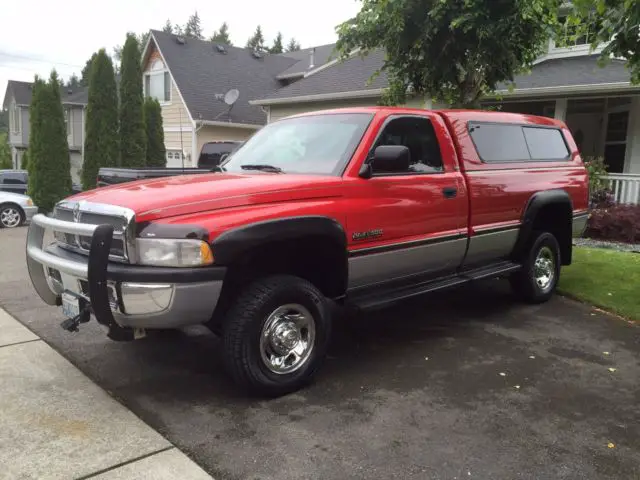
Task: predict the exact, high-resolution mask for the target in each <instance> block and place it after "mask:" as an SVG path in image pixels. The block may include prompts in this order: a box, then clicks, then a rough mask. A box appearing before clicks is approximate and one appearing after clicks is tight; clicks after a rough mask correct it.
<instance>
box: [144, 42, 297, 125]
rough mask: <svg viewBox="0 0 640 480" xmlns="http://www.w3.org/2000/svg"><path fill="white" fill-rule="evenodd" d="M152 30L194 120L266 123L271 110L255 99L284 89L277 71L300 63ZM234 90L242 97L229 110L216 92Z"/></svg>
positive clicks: (279, 56) (285, 58)
mask: <svg viewBox="0 0 640 480" xmlns="http://www.w3.org/2000/svg"><path fill="white" fill-rule="evenodd" d="M151 33H152V35H153V38H154V39H155V41H156V44H157V47H158V49H159V50H160V52H161V53H162V56H163V57H164V59H165V61H166V62H167V66H168V67H169V69H170V70H171V74H172V75H173V78H174V79H175V81H176V84H177V86H178V90H179V91H180V93H181V94H182V97H183V98H184V102H185V104H186V107H187V108H188V110H189V112H190V113H191V116H192V118H193V119H194V120H207V121H222V122H233V123H244V124H254V125H263V124H264V123H266V114H265V113H264V112H263V111H262V110H261V109H260V107H256V106H253V105H249V100H252V99H254V98H261V97H264V96H267V95H269V94H271V93H272V92H275V91H276V90H277V89H278V88H279V87H280V83H279V82H278V80H276V75H277V74H278V73H280V72H282V71H283V70H285V69H287V68H288V67H290V66H291V65H293V64H294V63H296V59H294V58H290V57H287V56H283V55H270V54H266V53H265V54H263V55H262V58H255V57H254V56H253V54H252V52H251V51H250V50H247V49H244V48H238V47H230V46H225V48H226V51H227V53H226V54H223V53H220V52H218V51H217V49H216V48H215V44H214V43H211V42H206V41H201V40H195V39H191V38H187V39H185V43H184V44H180V43H178V42H177V41H176V37H175V35H171V34H167V33H164V32H161V31H157V30H152V31H151ZM232 88H237V89H238V90H239V92H240V96H239V98H238V101H237V102H236V103H235V104H234V105H233V108H231V109H229V107H228V106H227V105H226V104H225V103H223V102H221V101H219V100H216V97H215V95H216V94H224V93H225V92H227V91H228V90H230V89H232Z"/></svg>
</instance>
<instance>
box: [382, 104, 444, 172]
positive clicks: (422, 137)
mask: <svg viewBox="0 0 640 480" xmlns="http://www.w3.org/2000/svg"><path fill="white" fill-rule="evenodd" d="M381 145H404V146H405V147H407V148H408V149H409V152H410V154H411V160H410V165H409V169H408V170H407V172H406V173H407V174H420V173H440V172H443V171H444V167H443V164H442V155H441V153H440V146H439V145H438V138H437V137H436V132H435V130H434V129H433V125H432V124H431V121H430V120H429V119H428V118H424V117H400V118H394V119H393V120H391V121H390V122H389V123H387V125H386V126H385V127H384V130H383V131H382V133H381V134H380V137H379V138H378V140H377V141H376V143H375V144H374V146H373V148H372V149H371V152H370V156H371V157H372V156H373V152H374V151H375V149H376V148H377V147H379V146H381ZM384 173H385V172H377V171H376V166H375V162H374V164H373V174H374V175H376V174H378V175H382V174H384Z"/></svg>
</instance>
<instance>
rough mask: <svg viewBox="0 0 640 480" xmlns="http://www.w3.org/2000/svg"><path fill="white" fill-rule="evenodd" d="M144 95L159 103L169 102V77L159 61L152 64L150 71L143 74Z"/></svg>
mask: <svg viewBox="0 0 640 480" xmlns="http://www.w3.org/2000/svg"><path fill="white" fill-rule="evenodd" d="M144 93H145V95H146V96H148V97H152V98H155V99H157V100H158V101H159V102H160V103H167V102H170V101H171V77H170V75H169V71H168V70H167V69H166V68H165V67H164V64H163V63H162V61H161V60H156V61H155V62H153V64H152V65H151V70H150V71H149V72H147V73H145V74H144Z"/></svg>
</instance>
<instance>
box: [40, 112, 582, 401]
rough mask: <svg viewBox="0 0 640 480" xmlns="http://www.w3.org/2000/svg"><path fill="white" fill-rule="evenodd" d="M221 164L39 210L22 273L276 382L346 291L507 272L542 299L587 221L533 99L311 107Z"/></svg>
mask: <svg viewBox="0 0 640 480" xmlns="http://www.w3.org/2000/svg"><path fill="white" fill-rule="evenodd" d="M221 170H222V171H221V172H218V173H211V174H201V175H192V176H191V175H187V176H181V177H171V178H161V179H155V180H143V181H136V182H131V183H127V184H122V185H117V186H112V187H105V188H100V189H96V190H92V191H88V192H84V193H81V194H79V195H75V196H74V197H71V198H69V199H66V200H64V201H62V202H60V203H59V204H58V205H57V207H56V208H55V211H54V212H53V214H52V215H51V216H45V215H37V216H35V217H34V219H33V222H32V225H31V227H30V230H29V234H28V241H27V254H28V255H27V263H28V268H29V273H30V276H31V280H32V283H33V285H34V287H35V289H36V290H37V292H38V294H39V295H40V296H41V297H42V299H43V300H44V301H45V302H47V303H49V304H51V305H61V306H62V309H63V311H64V313H65V315H66V316H67V317H69V318H68V319H67V320H66V321H65V322H63V327H64V328H66V329H67V330H71V331H74V330H76V329H77V328H78V326H79V325H80V324H81V323H83V322H86V321H88V320H89V318H90V316H91V315H93V316H94V317H95V318H96V320H97V321H98V322H99V323H101V324H102V325H104V326H105V327H106V330H107V331H108V336H109V337H110V338H112V339H116V340H126V339H133V338H138V337H141V336H144V334H145V332H146V330H147V329H167V328H179V327H182V326H187V325H193V324H206V325H208V326H210V327H211V329H212V330H213V331H214V332H216V333H219V334H220V335H221V336H222V338H223V352H222V354H223V356H224V359H225V361H226V365H227V367H228V370H229V372H230V373H231V375H232V377H233V378H234V379H235V380H236V381H237V382H238V383H239V384H241V385H242V386H244V387H246V388H248V389H249V390H251V391H254V392H258V393H260V394H266V395H280V394H284V393H287V392H291V391H293V390H295V389H298V388H300V387H301V386H302V385H304V384H305V383H306V382H308V381H309V380H310V379H311V378H312V376H313V374H314V373H315V372H316V370H317V369H318V367H319V365H320V364H321V362H322V360H323V357H324V356H325V353H326V350H327V344H328V341H329V337H330V332H331V322H332V314H331V312H332V311H334V310H335V308H334V306H335V305H344V306H347V305H349V306H355V307H358V308H360V309H367V308H374V307H380V306H384V305H389V304H391V303H393V302H396V301H398V300H402V299H405V298H409V297H414V296H417V295H422V294H425V293H428V292H433V291H437V290H442V289H446V288H450V287H454V286H456V285H460V284H463V283H467V282H471V281H474V280H478V279H482V278H488V277H497V276H508V277H509V279H510V281H511V284H512V285H513V288H514V290H515V292H516V293H517V295H518V296H519V297H520V298H522V299H524V300H526V301H529V302H544V301H546V300H547V299H549V297H550V296H551V295H552V293H553V291H554V289H555V287H556V284H557V282H558V277H559V275H560V267H561V265H569V264H570V263H571V248H572V240H571V239H572V236H573V235H579V234H581V233H582V230H583V229H584V227H585V224H586V220H587V197H588V178H587V172H586V170H585V167H584V166H583V162H582V160H581V158H580V154H579V152H578V150H577V147H576V144H575V142H574V140H573V138H572V137H571V133H570V132H569V130H568V129H567V127H566V126H565V124H564V123H562V122H559V121H556V120H553V119H550V118H542V117H534V116H529V115H518V114H507V113H496V112H484V111H461V110H460V111H458V110H443V111H428V110H416V109H406V108H386V107H371V108H352V109H340V110H331V111H322V112H314V113H309V114H304V115H299V116H294V117H289V118H287V119H283V120H280V121H278V122H275V123H272V124H270V125H268V126H266V127H264V128H263V129H262V130H261V131H259V132H258V133H256V134H255V135H254V136H253V137H252V138H251V139H250V140H249V141H248V142H247V143H246V144H245V145H244V146H242V147H241V148H240V149H239V150H237V151H236V152H235V153H234V155H232V156H231V157H230V158H229V159H227V161H226V163H224V164H223V165H222V167H221ZM47 229H48V230H52V231H53V235H54V237H53V238H54V241H53V242H52V243H50V244H47V245H44V246H43V234H44V232H45V230H47Z"/></svg>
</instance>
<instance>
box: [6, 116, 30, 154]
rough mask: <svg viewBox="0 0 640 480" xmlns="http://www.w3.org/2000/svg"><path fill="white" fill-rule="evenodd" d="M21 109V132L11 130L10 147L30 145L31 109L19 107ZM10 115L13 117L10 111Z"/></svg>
mask: <svg viewBox="0 0 640 480" xmlns="http://www.w3.org/2000/svg"><path fill="white" fill-rule="evenodd" d="M18 108H19V109H20V131H19V132H15V131H13V129H12V128H9V137H8V138H9V145H14V146H16V147H24V146H27V145H28V144H29V107H22V106H20V107H18ZM9 115H12V112H11V110H9Z"/></svg>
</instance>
